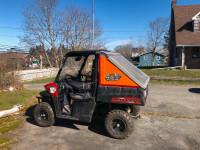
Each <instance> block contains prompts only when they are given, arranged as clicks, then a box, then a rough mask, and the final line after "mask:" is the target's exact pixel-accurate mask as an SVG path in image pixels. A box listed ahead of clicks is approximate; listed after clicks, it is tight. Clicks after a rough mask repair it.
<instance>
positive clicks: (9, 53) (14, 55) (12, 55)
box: [0, 52, 38, 61]
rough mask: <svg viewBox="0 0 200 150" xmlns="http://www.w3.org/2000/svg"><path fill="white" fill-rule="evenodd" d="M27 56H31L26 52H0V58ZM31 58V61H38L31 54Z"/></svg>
mask: <svg viewBox="0 0 200 150" xmlns="http://www.w3.org/2000/svg"><path fill="white" fill-rule="evenodd" d="M28 56H31V55H30V54H26V53H17V52H8V53H0V59H1V60H3V59H4V60H5V59H12V58H20V59H22V58H26V57H28ZM31 57H32V58H33V61H38V59H36V58H35V57H33V56H31Z"/></svg>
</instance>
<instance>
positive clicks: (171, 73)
mask: <svg viewBox="0 0 200 150" xmlns="http://www.w3.org/2000/svg"><path fill="white" fill-rule="evenodd" d="M141 70H142V71H143V72H144V73H146V74H147V75H148V76H159V77H177V78H200V70H184V71H180V70H151V69H141Z"/></svg>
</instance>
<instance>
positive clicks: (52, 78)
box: [25, 77, 55, 84]
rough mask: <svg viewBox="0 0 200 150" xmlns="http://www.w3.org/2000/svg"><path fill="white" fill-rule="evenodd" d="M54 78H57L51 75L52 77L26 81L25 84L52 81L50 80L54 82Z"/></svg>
mask: <svg viewBox="0 0 200 150" xmlns="http://www.w3.org/2000/svg"><path fill="white" fill-rule="evenodd" d="M54 80H55V77H51V78H45V79H39V80H34V81H29V82H25V84H36V83H50V82H53V81H54Z"/></svg>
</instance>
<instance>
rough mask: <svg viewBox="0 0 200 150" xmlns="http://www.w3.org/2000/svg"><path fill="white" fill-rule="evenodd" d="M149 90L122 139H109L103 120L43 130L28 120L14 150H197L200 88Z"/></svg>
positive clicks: (62, 123) (61, 124)
mask: <svg viewBox="0 0 200 150" xmlns="http://www.w3.org/2000/svg"><path fill="white" fill-rule="evenodd" d="M34 86H36V85H34ZM37 86H38V85H37ZM32 87H33V86H32ZM40 87H41V88H42V89H43V86H41V85H40ZM38 88H39V86H38V87H37V88H36V89H38ZM149 89H150V92H149V97H148V101H147V105H146V106H145V107H141V113H142V114H143V115H142V116H141V118H140V119H137V120H135V123H134V126H135V130H134V132H133V133H132V135H131V136H130V137H129V138H127V139H125V140H115V139H112V138H110V137H108V136H107V134H106V132H105V130H104V127H103V121H102V120H97V119H94V120H93V122H92V123H90V124H85V123H81V122H75V121H69V120H59V121H58V122H57V123H56V124H55V126H53V127H48V128H42V127H38V126H37V125H36V124H35V122H34V120H33V119H31V118H28V119H27V120H26V123H25V125H24V127H23V128H22V129H20V131H19V132H20V133H19V135H20V142H19V143H18V144H17V145H16V146H15V147H14V148H13V149H60V150H61V149H65V150H71V149H72V150H73V149H74V150H76V149H77V150H80V149H86V150H90V149H91V150H93V149H95V150H102V149H108V150H110V149H112V150H121V149H122V150H124V149H126V150H129V149H134V150H143V149H150V150H151V149H152V150H156V149H158V150H160V149H166V150H168V149H170V150H171V149H175V150H181V149H184V150H185V149H196V150H199V149H200V118H199V116H200V87H191V86H170V85H150V87H149ZM183 118H185V119H183Z"/></svg>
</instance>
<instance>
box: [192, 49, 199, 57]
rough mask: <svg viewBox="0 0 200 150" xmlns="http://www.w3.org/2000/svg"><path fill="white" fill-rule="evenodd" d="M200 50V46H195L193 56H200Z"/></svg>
mask: <svg viewBox="0 0 200 150" xmlns="http://www.w3.org/2000/svg"><path fill="white" fill-rule="evenodd" d="M199 50H200V48H199V47H194V48H193V52H192V57H193V58H199Z"/></svg>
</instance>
